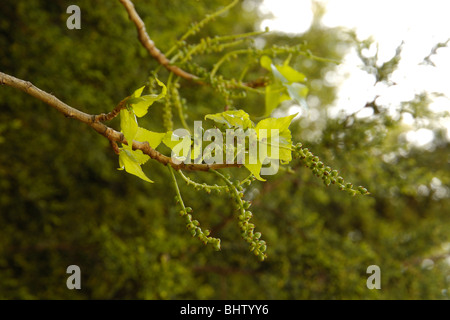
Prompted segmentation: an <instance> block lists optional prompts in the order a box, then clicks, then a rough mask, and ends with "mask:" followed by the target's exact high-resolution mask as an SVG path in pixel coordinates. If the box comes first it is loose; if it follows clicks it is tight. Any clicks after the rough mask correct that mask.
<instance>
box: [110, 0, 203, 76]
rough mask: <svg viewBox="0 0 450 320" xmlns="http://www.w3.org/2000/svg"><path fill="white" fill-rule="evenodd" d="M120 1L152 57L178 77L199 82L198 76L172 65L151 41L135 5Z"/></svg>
mask: <svg viewBox="0 0 450 320" xmlns="http://www.w3.org/2000/svg"><path fill="white" fill-rule="evenodd" d="M119 1H120V2H121V3H122V4H123V6H124V7H125V9H126V10H127V12H128V15H129V17H130V20H131V21H133V23H134V24H135V25H136V28H137V31H138V38H139V41H140V42H141V43H142V45H143V46H144V48H145V49H147V51H148V52H149V53H150V55H151V56H152V57H153V58H155V59H156V61H158V63H159V64H161V65H162V66H164V67H165V68H166V69H167V70H169V71H171V72H173V73H174V74H176V75H177V76H179V77H181V78H184V79H187V80H197V79H198V77H197V76H195V75H193V74H190V73H188V72H186V71H184V70H183V69H180V68H179V67H177V66H174V65H171V64H170V61H169V59H167V58H166V56H165V55H164V54H163V53H162V52H161V51H159V49H158V48H157V47H156V46H155V43H154V42H153V41H152V39H150V37H149V35H148V34H147V31H146V29H145V24H144V22H143V21H142V19H141V17H140V16H139V14H138V13H137V11H136V9H135V8H134V4H133V3H132V2H131V1H130V0H119Z"/></svg>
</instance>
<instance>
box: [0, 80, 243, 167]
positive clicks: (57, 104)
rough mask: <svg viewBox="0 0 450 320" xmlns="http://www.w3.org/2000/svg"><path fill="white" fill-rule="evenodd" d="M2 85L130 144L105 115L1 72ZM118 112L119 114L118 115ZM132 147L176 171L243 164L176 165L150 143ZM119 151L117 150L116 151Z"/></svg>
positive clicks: (135, 143) (135, 142) (112, 139)
mask: <svg viewBox="0 0 450 320" xmlns="http://www.w3.org/2000/svg"><path fill="white" fill-rule="evenodd" d="M0 85H7V86H10V87H13V88H16V89H19V90H22V91H23V92H25V93H27V94H29V95H30V96H33V97H35V98H36V99H38V100H41V101H42V102H44V103H46V104H48V105H49V106H51V107H52V108H54V109H56V110H58V111H59V112H61V113H62V114H63V115H64V116H65V117H67V118H73V119H76V120H78V121H81V122H83V123H85V124H87V125H89V126H90V127H91V128H92V129H94V130H95V131H97V132H98V133H99V134H101V135H102V136H104V137H105V138H107V139H108V140H109V141H110V142H111V143H112V144H114V143H123V144H126V145H128V144H129V142H128V141H126V139H125V136H124V135H123V133H121V132H119V131H116V130H114V129H113V128H110V127H108V126H107V125H105V124H103V123H102V122H100V121H99V120H100V119H106V120H107V119H108V118H109V116H108V115H105V114H101V115H91V114H88V113H85V112H83V111H80V110H78V109H75V108H73V107H71V106H69V105H68V104H66V103H64V102H62V101H61V100H59V99H58V98H56V97H55V96H54V95H52V94H50V93H47V92H45V91H43V90H41V89H39V88H38V87H36V86H34V85H33V84H32V83H31V82H29V81H24V80H21V79H18V78H15V77H13V76H10V75H8V74H6V73H3V72H0ZM124 101H126V99H124V100H122V101H121V102H120V103H119V104H118V106H117V107H116V108H115V109H114V110H113V111H112V112H110V113H109V114H115V115H116V114H117V113H118V111H120V109H121V108H123V106H124ZM116 112H117V113H116ZM132 147H133V149H134V150H142V152H143V153H144V154H146V155H148V156H149V157H150V158H152V159H154V160H156V161H158V162H160V163H162V164H164V165H170V166H171V167H172V168H174V169H175V170H191V171H209V170H211V169H222V168H231V167H241V166H242V165H241V164H238V163H232V164H227V163H224V164H211V165H208V164H203V163H201V164H185V163H184V162H182V163H175V162H173V160H172V158H171V157H167V156H165V155H163V154H162V153H160V152H158V151H156V150H155V149H153V148H152V147H151V146H150V144H149V143H148V142H146V141H145V142H140V141H135V140H133V142H132ZM115 151H117V150H115Z"/></svg>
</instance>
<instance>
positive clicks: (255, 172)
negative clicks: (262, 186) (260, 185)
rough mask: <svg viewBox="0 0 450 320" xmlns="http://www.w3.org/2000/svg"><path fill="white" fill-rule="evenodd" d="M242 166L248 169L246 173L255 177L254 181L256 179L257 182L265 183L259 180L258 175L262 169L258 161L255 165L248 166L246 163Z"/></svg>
mask: <svg viewBox="0 0 450 320" xmlns="http://www.w3.org/2000/svg"><path fill="white" fill-rule="evenodd" d="M244 166H245V167H246V168H247V169H248V171H250V173H252V174H253V175H254V176H255V178H256V179H258V180H259V181H266V180H265V179H263V178H261V175H260V174H259V173H260V172H261V168H262V163H261V162H260V161H259V159H258V162H257V163H256V164H250V163H247V161H246V162H245V164H244Z"/></svg>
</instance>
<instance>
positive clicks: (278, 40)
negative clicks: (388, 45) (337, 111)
mask: <svg viewBox="0 0 450 320" xmlns="http://www.w3.org/2000/svg"><path fill="white" fill-rule="evenodd" d="M229 3H230V2H228V1H208V2H207V3H206V2H198V1H164V2H162V1H145V2H143V1H140V2H136V9H137V11H138V12H139V14H140V16H141V17H142V19H143V20H144V22H145V25H146V28H147V31H148V32H149V34H150V35H151V38H152V40H153V41H154V42H155V44H156V45H157V46H158V48H159V49H160V50H161V51H162V52H168V51H169V50H170V48H172V46H173V45H174V44H175V43H176V39H179V38H180V36H181V35H182V34H184V33H185V32H186V29H187V26H190V25H191V23H192V22H194V21H201V20H202V19H204V18H205V17H206V15H207V14H212V13H213V12H216V11H217V10H219V9H220V8H221V7H222V8H223V7H224V6H227V5H229ZM71 4H74V3H73V1H63V0H61V1H51V2H50V1H43V0H33V1H26V2H19V3H18V2H15V1H9V0H7V1H4V2H3V3H2V5H1V9H2V10H0V21H2V22H1V24H0V47H1V48H2V51H1V53H0V70H1V71H2V72H5V73H7V74H11V75H14V76H16V77H18V78H21V79H25V80H30V81H32V82H33V84H35V85H36V86H37V87H39V88H41V89H43V90H45V91H47V92H51V93H53V94H54V95H55V96H56V97H58V98H59V99H61V100H62V101H64V102H66V103H67V104H69V105H71V106H73V107H76V108H78V109H80V110H82V111H85V112H88V113H90V114H101V113H105V112H109V111H111V110H112V108H113V107H114V106H115V105H117V104H118V102H119V101H121V100H122V99H123V98H124V97H127V96H129V95H130V94H131V93H132V92H133V90H134V89H136V88H138V87H140V86H142V85H143V84H144V83H146V82H147V81H148V79H149V76H150V75H151V72H152V71H154V70H156V69H158V70H160V73H161V74H162V75H163V77H164V78H162V79H161V80H162V81H163V82H165V83H166V82H167V80H168V77H169V73H168V72H165V71H164V70H162V69H161V66H160V64H158V62H156V61H155V59H152V58H151V57H150V56H149V54H148V52H147V50H145V48H143V46H141V44H140V43H139V42H138V41H137V39H136V27H135V26H134V25H133V23H132V22H131V21H130V20H129V18H128V14H127V12H126V11H125V10H124V7H123V6H122V5H121V4H120V3H119V1H103V0H101V1H96V2H92V1H76V4H77V5H78V6H80V8H81V10H82V29H81V30H77V31H75V30H68V29H67V28H66V27H65V26H66V19H67V17H68V15H67V14H66V8H67V7H68V6H69V5H71ZM256 4H257V2H255V5H256ZM246 8H249V6H246ZM255 8H256V7H255ZM316 9H317V10H316V14H317V17H316V21H315V23H313V25H312V27H311V29H310V30H309V31H308V32H307V33H306V34H304V35H302V36H301V37H286V36H282V35H277V34H275V35H270V34H269V35H266V34H264V35H256V36H255V37H256V38H257V39H258V41H257V42H256V44H253V43H251V42H244V43H242V44H240V45H241V47H238V48H244V49H245V48H256V47H257V45H259V44H260V43H261V41H262V40H264V41H265V48H268V47H270V45H274V44H275V45H277V46H282V45H291V46H292V45H294V46H295V45H298V44H301V43H303V49H304V50H310V51H311V52H312V53H313V54H314V55H315V56H318V57H326V58H328V59H336V60H339V59H341V58H342V56H343V54H344V52H343V51H342V50H340V48H342V47H343V45H344V46H346V47H347V48H350V47H351V46H354V47H356V48H357V49H358V50H362V48H363V47H364V45H367V44H365V43H364V42H357V41H356V42H355V40H354V39H353V38H352V37H351V36H350V35H345V34H344V33H343V32H342V30H339V29H324V27H323V26H322V25H321V24H320V23H319V19H320V14H321V12H322V11H321V8H320V7H316ZM259 19H261V17H260V16H258V15H257V12H256V9H255V10H254V11H247V10H245V9H244V8H243V7H242V6H241V4H240V3H239V4H238V5H236V6H234V7H233V8H231V9H230V11H227V12H224V13H223V14H221V15H220V16H219V17H217V18H216V19H215V20H214V21H211V22H210V23H208V24H207V25H206V26H205V27H204V28H202V29H201V30H199V32H198V33H196V34H195V35H193V36H192V37H190V38H189V41H188V42H189V43H192V44H194V43H197V42H199V41H200V40H201V39H202V38H204V37H207V36H209V37H214V36H216V35H230V34H242V33H246V32H253V31H254V29H255V24H256V22H257V21H258V20H259ZM304 41H306V43H304ZM255 46H256V47H255ZM258 48H259V47H258ZM223 54H224V53H220V52H219V53H216V54H215V53H211V54H207V55H202V56H198V57H196V58H195V59H196V60H194V61H193V63H195V64H198V65H201V66H204V67H205V68H208V70H210V68H211V67H213V66H214V64H215V63H217V61H218V60H219V59H221V58H222V57H223ZM286 56H287V55H286V54H284V55H283V54H280V55H279V57H274V62H276V63H282V62H283V61H284V59H285V58H286ZM254 58H255V57H254V56H252V55H242V56H241V55H238V56H237V58H235V59H232V60H230V62H229V63H224V64H223V65H221V68H220V74H223V75H224V76H226V77H230V76H232V75H235V74H236V72H237V71H242V68H243V66H246V65H249V61H248V60H246V59H254ZM400 58H401V51H400V50H399V51H398V53H397V55H396V56H395V57H394V58H393V59H392V60H391V61H390V62H389V63H387V64H385V65H382V66H378V65H376V64H374V60H373V59H372V60H370V59H367V60H363V62H364V63H365V64H366V65H367V66H368V67H372V68H370V69H368V70H377V73H376V74H377V75H378V77H377V80H378V81H388V80H389V75H390V74H391V73H392V72H393V71H394V70H395V67H396V65H397V63H398V60H399V59H400ZM375 62H376V61H375ZM193 63H192V64H191V65H194V64H193ZM290 65H291V66H293V67H294V68H295V69H296V70H300V71H301V72H302V73H304V74H305V75H306V76H307V78H308V81H307V85H308V87H309V88H310V92H309V99H310V100H309V101H311V99H314V100H315V101H319V103H315V104H311V103H310V111H309V112H305V115H302V117H301V118H300V119H299V120H297V121H294V122H293V124H292V125H291V127H290V129H291V131H292V134H293V141H300V142H302V143H303V145H304V146H306V147H308V148H309V149H310V150H312V151H313V152H314V153H315V154H317V155H318V156H319V157H320V158H321V160H322V161H323V162H324V163H327V164H330V165H331V166H332V167H333V168H337V169H339V170H340V171H341V172H342V175H343V176H344V177H346V178H348V180H349V181H354V182H355V183H357V184H361V185H364V186H366V187H367V189H369V190H370V192H371V195H370V196H366V197H350V196H349V195H348V194H346V193H344V192H340V191H339V190H338V188H336V186H330V187H328V188H327V187H325V186H324V185H323V183H322V181H321V179H318V178H317V177H315V176H314V175H312V174H311V171H310V170H309V169H307V168H304V167H303V165H304V164H305V163H304V162H303V161H301V160H294V161H293V162H292V163H291V166H292V170H287V171H286V172H280V173H278V174H277V175H275V176H271V177H268V179H267V180H268V181H267V182H258V181H256V182H254V183H252V185H251V187H250V188H249V189H248V190H246V197H247V198H246V199H247V200H251V201H252V211H253V212H254V217H253V221H254V223H255V225H256V226H257V228H258V229H259V230H260V231H261V232H262V234H263V235H264V238H265V240H266V242H267V243H268V249H267V253H268V259H266V260H265V261H264V262H259V261H258V260H257V259H255V258H254V257H253V256H252V255H249V254H248V245H247V243H245V242H243V241H242V239H241V235H240V232H239V228H236V226H235V220H236V211H235V208H234V207H233V206H231V205H230V204H229V202H230V200H229V197H227V196H223V195H222V196H221V195H216V194H214V193H212V194H211V195H208V194H206V193H205V194H204V196H202V194H201V193H199V192H197V191H196V190H194V189H193V188H191V187H189V186H186V185H185V184H184V183H183V182H181V180H180V188H181V191H182V193H183V199H184V202H186V206H190V207H193V208H194V209H195V216H196V218H198V220H199V221H201V222H202V225H203V226H204V227H205V228H208V229H210V230H211V233H212V234H214V235H218V236H220V238H221V239H222V242H221V251H219V252H217V251H214V249H213V247H211V246H204V245H203V244H202V243H201V242H199V241H198V240H197V239H193V238H191V237H190V236H189V233H187V232H186V230H185V226H186V224H185V222H184V220H183V219H180V217H179V215H178V211H179V206H178V205H176V204H175V203H174V201H173V198H174V196H175V191H174V189H173V186H172V184H171V182H170V180H171V176H170V174H169V172H168V170H166V169H164V170H162V169H161V165H160V164H159V163H157V162H155V161H153V162H152V161H150V162H148V164H146V167H145V168H144V170H145V171H146V172H151V179H152V180H154V181H155V184H152V185H150V184H147V183H145V182H143V181H142V180H140V179H136V177H134V176H131V175H125V174H123V172H120V171H117V170H115V168H117V166H118V163H117V156H116V155H115V154H114V152H112V151H111V147H110V145H109V143H108V141H107V140H106V139H104V138H103V137H101V136H99V135H95V134H92V130H90V129H89V127H88V126H86V125H84V124H82V123H80V122H77V121H73V120H70V119H64V118H63V117H61V115H60V114H59V113H58V112H56V111H55V110H53V109H51V108H49V107H48V106H47V105H45V104H43V103H42V102H40V101H38V100H36V99H34V98H32V97H30V96H28V95H26V94H23V93H21V92H20V91H17V89H14V88H10V87H8V86H2V87H1V90H0V110H1V111H0V143H1V147H2V152H1V153H0V211H1V214H0V238H1V241H0V252H1V254H0V297H3V298H21V299H24V298H25V299H26V298H50V299H51V298H61V297H62V298H70V299H73V298H144V299H180V298H193V299H212V298H226V299H242V298H247V299H311V298H316V299H317V298H319V299H324V298H337V299H341V298H349V299H354V298H365V299H367V298H369V299H371V298H374V299H376V298H388V299H389V298H399V299H403V298H409V299H417V298H422V299H423V298H439V299H440V298H447V296H446V291H445V290H447V289H448V275H449V270H448V265H447V264H446V263H445V258H446V257H447V255H448V243H449V236H448V231H447V230H448V227H449V224H450V221H449V216H448V201H449V200H448V198H449V191H448V185H449V174H448V172H449V169H450V168H449V159H448V148H449V145H448V141H447V140H446V138H445V135H444V134H443V132H442V131H439V130H438V129H435V130H436V132H435V137H436V138H435V140H434V141H433V147H432V148H429V149H417V148H415V147H413V146H411V145H409V144H408V143H407V141H406V140H405V139H404V133H405V132H406V131H407V130H409V128H407V127H405V126H404V125H403V124H402V123H401V122H400V119H401V117H392V116H391V115H390V113H389V112H388V109H387V108H386V107H385V106H383V105H378V104H377V101H373V102H370V101H369V102H368V104H367V105H366V108H372V109H373V110H374V114H373V116H371V117H369V118H364V119H360V118H358V117H356V116H355V115H352V114H350V115H348V114H346V115H343V116H342V117H337V118H329V117H327V116H326V115H327V112H326V110H327V108H328V106H329V105H330V104H331V103H332V102H333V100H334V98H335V91H336V88H333V87H329V86H327V83H326V82H324V80H323V78H324V74H325V72H327V71H329V70H332V69H333V68H334V67H335V64H333V63H330V62H327V61H319V60H317V59H312V58H311V57H308V56H304V55H293V56H292V58H291V61H290ZM187 71H188V72H192V73H198V72H199V71H201V70H199V69H198V68H197V69H196V68H193V69H192V70H187ZM261 74H262V71H261V67H255V68H254V69H251V70H248V74H247V76H248V78H249V79H259V76H260V75H261ZM266 74H267V73H266ZM263 80H264V78H263ZM312 84H314V85H312ZM156 90H160V89H159V88H157V89H156ZM179 91H180V95H181V96H182V97H183V98H184V99H185V101H183V104H184V108H183V106H182V109H181V111H182V113H183V114H185V115H186V116H187V118H186V119H184V117H179V110H180V109H178V108H177V106H175V105H172V104H170V103H166V100H167V99H166V100H161V103H160V102H156V103H155V104H154V105H153V106H152V107H151V109H150V110H149V115H148V116H146V117H145V118H142V120H140V122H139V123H140V124H141V123H142V126H145V127H146V128H151V129H152V130H154V131H159V132H163V131H165V127H167V125H168V124H170V123H173V128H178V127H182V126H183V123H182V122H183V121H182V120H181V119H183V120H184V121H185V122H186V123H187V124H188V126H192V123H193V121H194V120H199V119H203V117H204V115H205V114H210V113H217V112H222V111H223V110H224V107H225V106H226V105H227V104H228V103H229V102H230V101H229V100H227V99H226V96H224V95H221V94H219V93H218V92H217V90H214V88H212V87H211V86H207V85H199V84H196V83H195V82H192V81H188V80H180V88H179ZM314 97H316V98H314ZM230 99H231V100H232V101H233V102H234V103H236V104H240V105H242V108H243V109H245V111H247V112H248V113H249V114H250V115H251V116H252V118H253V119H260V117H261V116H262V115H263V112H264V109H263V107H262V106H264V96H261V95H257V94H253V93H252V92H249V93H248V95H247V98H246V99H232V98H230ZM428 103H429V97H427V96H425V95H423V96H418V97H417V99H416V100H414V101H410V102H405V103H404V104H403V105H402V108H401V112H403V113H406V112H407V113H411V114H412V115H413V116H414V117H416V118H418V119H432V118H433V117H436V116H437V115H434V114H431V112H430V111H429V110H428ZM168 106H169V107H168ZM289 106H290V102H286V103H283V104H282V105H281V107H280V108H279V109H277V110H276V112H282V111H283V110H284V111H286V109H287V108H289ZM311 114H316V115H319V116H318V117H316V118H314V117H311V116H308V115H311ZM109 124H110V125H111V126H112V127H116V128H118V127H119V120H118V119H114V120H112V121H111V123H108V125H109ZM230 170H231V169H230ZM239 170H240V171H239V173H237V174H238V175H239V174H242V175H243V176H244V177H245V175H247V172H245V169H239ZM231 172H233V174H236V173H235V170H232V171H230V173H231ZM189 176H190V177H192V178H193V179H195V180H196V181H201V182H206V183H208V184H211V185H214V184H215V183H217V181H218V178H217V176H215V175H213V174H206V173H197V172H194V173H189ZM425 259H430V260H425ZM424 260H425V262H424ZM431 261H432V262H433V263H434V264H431ZM71 264H77V265H79V266H80V268H81V270H82V290H79V291H78V290H77V291H71V290H68V289H67V288H66V286H65V279H66V278H67V276H68V275H67V274H66V273H65V272H66V268H67V266H68V265H71ZM373 264H375V265H379V266H380V267H381V272H382V289H381V290H369V289H367V287H366V279H367V277H368V275H367V274H366V269H367V267H368V266H369V265H373Z"/></svg>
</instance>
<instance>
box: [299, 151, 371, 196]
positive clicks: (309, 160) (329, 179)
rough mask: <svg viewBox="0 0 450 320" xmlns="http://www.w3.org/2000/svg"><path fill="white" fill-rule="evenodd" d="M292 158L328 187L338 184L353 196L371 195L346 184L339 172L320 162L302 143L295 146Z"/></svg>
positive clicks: (364, 189) (360, 187)
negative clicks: (297, 160)
mask: <svg viewBox="0 0 450 320" xmlns="http://www.w3.org/2000/svg"><path fill="white" fill-rule="evenodd" d="M292 156H293V158H294V159H299V160H300V161H301V162H302V163H303V164H304V165H305V167H307V168H309V169H311V171H312V173H313V174H314V175H315V176H317V177H319V178H321V179H322V181H323V183H324V184H325V185H326V186H329V185H330V184H336V185H337V186H338V187H339V189H340V190H343V191H347V192H348V193H349V194H351V195H352V196H354V195H357V194H360V195H368V194H370V192H369V191H367V189H366V188H364V187H362V186H359V187H357V188H354V187H353V184H351V183H349V182H345V180H344V178H342V177H341V176H339V172H338V171H337V170H332V169H331V168H330V167H329V166H326V165H325V164H324V163H323V162H322V161H320V159H319V157H318V156H315V155H314V154H312V153H311V151H309V149H308V148H305V147H303V145H302V144H301V143H297V144H296V145H294V146H293V151H292Z"/></svg>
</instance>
